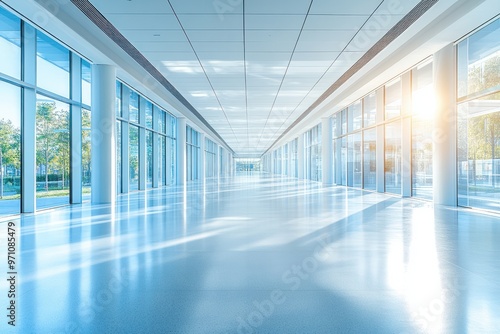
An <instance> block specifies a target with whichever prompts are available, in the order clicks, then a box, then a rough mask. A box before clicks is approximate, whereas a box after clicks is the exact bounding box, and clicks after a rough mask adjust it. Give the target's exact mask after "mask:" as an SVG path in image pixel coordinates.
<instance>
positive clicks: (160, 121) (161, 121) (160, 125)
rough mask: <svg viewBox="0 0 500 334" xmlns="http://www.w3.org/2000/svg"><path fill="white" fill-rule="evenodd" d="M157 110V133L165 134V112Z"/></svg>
mask: <svg viewBox="0 0 500 334" xmlns="http://www.w3.org/2000/svg"><path fill="white" fill-rule="evenodd" d="M155 109H156V110H158V132H160V133H165V112H164V111H163V110H161V109H158V108H155Z"/></svg>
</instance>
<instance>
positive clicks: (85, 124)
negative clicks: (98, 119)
mask: <svg viewBox="0 0 500 334" xmlns="http://www.w3.org/2000/svg"><path fill="white" fill-rule="evenodd" d="M91 122H92V119H91V114H90V111H89V110H86V109H82V195H83V199H84V200H90V192H91V183H90V178H91V170H90V167H91V160H90V158H91V151H90V149H91V146H90V145H91V133H90V127H91Z"/></svg>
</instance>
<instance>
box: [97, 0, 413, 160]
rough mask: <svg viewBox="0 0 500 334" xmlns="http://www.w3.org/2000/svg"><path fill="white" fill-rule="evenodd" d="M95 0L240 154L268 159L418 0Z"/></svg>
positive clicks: (105, 13)
mask: <svg viewBox="0 0 500 334" xmlns="http://www.w3.org/2000/svg"><path fill="white" fill-rule="evenodd" d="M90 2H91V3H92V4H93V5H94V6H95V7H96V9H97V10H98V11H99V12H100V13H101V14H102V15H104V17H105V18H106V19H107V20H109V22H110V23H111V24H113V26H114V27H115V28H116V29H118V30H119V31H120V33H121V34H123V36H124V37H125V38H127V39H128V41H130V42H131V43H132V45H133V46H134V47H135V48H137V50H139V51H140V52H141V53H142V55H144V56H145V57H146V58H147V60H149V62H150V63H151V64H153V65H154V66H155V67H156V69H158V70H159V71H160V72H161V74H162V75H163V76H164V77H165V78H166V79H167V80H168V81H169V82H170V83H171V84H172V85H173V86H174V87H175V88H176V89H177V90H178V91H179V92H180V93H181V94H182V95H183V96H184V98H186V99H187V101H188V102H189V103H190V104H191V105H192V106H193V107H194V108H195V109H196V110H197V111H198V112H199V114H201V116H202V117H203V118H204V119H205V120H206V121H207V122H208V123H209V124H210V125H211V126H212V127H213V128H214V129H215V131H216V132H217V133H218V134H219V135H220V136H221V137H222V138H223V139H224V140H225V142H226V143H227V144H228V145H229V146H230V147H231V148H232V149H233V150H234V152H235V153H236V155H237V156H259V155H260V154H262V153H263V152H264V151H266V149H268V148H269V147H270V146H271V145H272V144H273V143H274V142H275V140H276V139H277V138H278V137H279V136H280V135H281V134H282V133H283V132H284V131H285V130H286V129H287V128H288V127H289V126H290V125H291V124H292V123H293V122H294V121H296V120H297V119H298V118H299V117H300V116H301V115H302V114H303V113H304V111H306V110H307V109H308V108H309V107H310V106H311V104H313V103H314V102H315V101H316V100H317V99H318V98H319V97H320V96H321V95H322V94H323V93H324V92H325V91H326V90H327V89H328V88H329V87H330V86H331V85H332V84H333V83H334V82H336V81H337V80H338V79H339V78H340V77H341V76H342V75H343V74H344V73H345V72H346V71H347V70H348V69H349V68H350V67H351V66H352V65H353V64H354V63H355V62H356V61H357V60H359V59H360V57H362V56H363V54H364V53H365V52H366V51H368V50H369V49H370V48H371V47H372V46H373V45H374V44H375V43H377V42H378V41H379V40H380V38H381V37H383V36H384V35H385V33H387V32H388V31H389V30H390V29H391V28H392V27H393V26H394V25H395V24H396V23H398V22H399V21H400V20H401V19H402V18H403V17H404V16H405V15H406V14H407V13H408V12H409V11H410V10H411V9H412V8H413V7H414V6H415V5H417V4H418V2H419V1H417V0H405V1H398V0H384V1H382V0H356V1H332V0H313V1H311V0H294V1H289V0H246V1H243V0H209V1H207V0H190V1H186V0H170V1H167V0H146V1H145V0H108V1H100V0H92V1H90ZM304 130H305V129H304Z"/></svg>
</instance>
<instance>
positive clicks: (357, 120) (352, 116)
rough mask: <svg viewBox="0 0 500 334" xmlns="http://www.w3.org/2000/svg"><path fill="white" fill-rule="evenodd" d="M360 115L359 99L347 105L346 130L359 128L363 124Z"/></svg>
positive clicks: (350, 130)
mask: <svg viewBox="0 0 500 334" xmlns="http://www.w3.org/2000/svg"><path fill="white" fill-rule="evenodd" d="M362 116H363V114H362V112H361V101H356V102H355V103H353V104H352V105H350V106H349V108H348V127H347V130H348V131H349V132H352V131H355V130H358V129H361V126H362V125H363V124H362V123H363V119H362Z"/></svg>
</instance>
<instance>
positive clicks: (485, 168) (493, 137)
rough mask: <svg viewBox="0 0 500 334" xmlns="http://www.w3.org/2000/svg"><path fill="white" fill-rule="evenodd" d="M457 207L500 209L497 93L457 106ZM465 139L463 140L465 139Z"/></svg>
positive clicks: (499, 120)
mask: <svg viewBox="0 0 500 334" xmlns="http://www.w3.org/2000/svg"><path fill="white" fill-rule="evenodd" d="M458 112H459V123H458V131H459V133H464V134H467V135H466V136H460V135H459V136H458V138H459V140H458V158H459V159H458V179H459V204H460V205H465V206H471V207H476V208H482V209H488V210H496V211H498V207H499V206H500V187H499V184H500V177H499V175H500V159H499V157H500V92H498V93H495V94H492V95H489V96H486V97H484V98H481V99H477V100H473V101H470V102H468V103H464V104H461V105H459V108H458ZM464 137H466V140H465V139H464Z"/></svg>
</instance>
